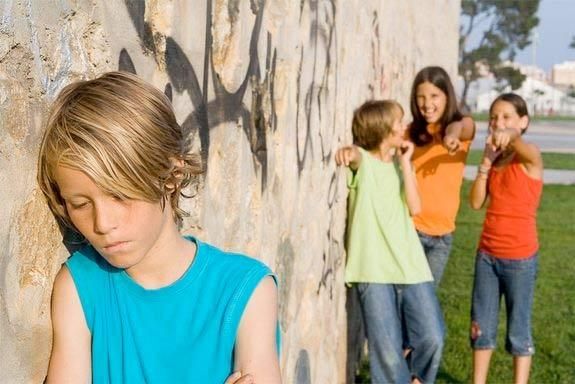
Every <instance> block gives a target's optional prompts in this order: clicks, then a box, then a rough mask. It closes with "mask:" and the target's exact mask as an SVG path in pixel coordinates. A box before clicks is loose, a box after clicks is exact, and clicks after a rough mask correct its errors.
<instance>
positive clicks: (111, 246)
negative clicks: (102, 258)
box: [102, 241, 129, 252]
mask: <svg viewBox="0 0 575 384" xmlns="http://www.w3.org/2000/svg"><path fill="white" fill-rule="evenodd" d="M128 243H129V242H128V241H114V242H111V243H108V244H106V245H104V246H103V247H102V249H104V250H105V251H106V252H118V251H121V250H123V249H124V248H126V246H127V245H128Z"/></svg>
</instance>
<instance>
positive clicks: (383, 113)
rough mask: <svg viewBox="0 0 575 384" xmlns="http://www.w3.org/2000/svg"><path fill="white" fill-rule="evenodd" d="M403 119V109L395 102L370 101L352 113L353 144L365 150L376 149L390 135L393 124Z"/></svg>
mask: <svg viewBox="0 0 575 384" xmlns="http://www.w3.org/2000/svg"><path fill="white" fill-rule="evenodd" d="M402 117H403V108H402V107H401V105H400V104H399V103H398V102H397V101H395V100H371V101H367V102H365V103H363V104H362V105H361V106H360V107H359V108H357V109H356V110H355V111H354V113H353V121H352V124H351V132H352V134H353V143H354V144H355V145H358V146H360V147H362V148H363V149H366V150H372V149H375V148H377V147H378V146H379V145H380V144H381V142H382V141H383V140H384V139H385V138H386V137H387V136H388V135H389V134H390V133H391V130H392V129H393V123H394V122H395V121H396V120H397V119H401V118H402Z"/></svg>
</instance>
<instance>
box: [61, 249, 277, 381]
mask: <svg viewBox="0 0 575 384" xmlns="http://www.w3.org/2000/svg"><path fill="white" fill-rule="evenodd" d="M190 240H191V241H194V242H195V243H196V244H197V251H196V257H195V259H194V261H193V263H192V264H191V265H190V267H189V268H188V270H187V271H186V272H185V274H184V275H183V276H182V277H181V278H180V279H178V280H177V281H175V282H174V283H172V284H171V285H169V286H167V287H163V288H160V289H153V290H148V289H145V288H143V287H142V286H140V285H138V284H137V283H136V282H135V281H134V280H132V279H131V278H130V276H129V275H128V274H127V273H126V272H125V271H124V270H122V269H117V268H115V267H113V266H111V265H110V264H108V263H107V262H106V260H105V259H104V258H103V257H101V256H100V255H99V254H98V253H97V252H96V251H95V250H94V248H92V247H91V246H86V247H84V248H82V249H81V250H79V251H77V252H75V253H74V254H73V255H72V256H71V257H70V258H69V259H68V261H67V262H66V266H67V267H68V269H69V270H70V273H71V275H72V278H73V280H74V283H75V286H76V289H77V291H78V295H79V297H80V302H81V304H82V309H83V311H84V315H85V318H86V322H87V324H88V328H89V329H90V332H91V335H92V381H93V383H97V384H99V383H217V384H222V383H224V381H225V380H226V378H227V377H228V376H229V375H230V374H231V373H232V371H233V365H234V361H233V360H234V359H233V351H234V344H235V338H236V332H237V329H238V326H239V322H240V319H241V316H242V313H243V311H244V309H245V307H246V304H247V302H248V300H249V298H250V297H251V294H252V293H253V291H254V289H255V288H256V286H257V285H258V283H259V282H260V281H261V280H262V279H263V278H264V277H265V276H268V275H272V274H271V271H270V270H269V268H268V267H267V266H265V265H264V264H262V263H261V262H259V261H258V260H255V259H251V258H249V257H246V256H243V255H239V254H231V253H225V252H223V251H221V250H219V249H217V248H215V247H213V246H211V245H209V244H205V243H201V242H199V241H198V240H196V239H193V238H190ZM272 276H273V275H272ZM274 278H275V277H274ZM278 331H279V329H278ZM277 341H278V350H279V332H278V340H277Z"/></svg>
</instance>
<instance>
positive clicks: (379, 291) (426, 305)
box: [357, 282, 445, 384]
mask: <svg viewBox="0 0 575 384" xmlns="http://www.w3.org/2000/svg"><path fill="white" fill-rule="evenodd" d="M357 291H358V294H359V301H360V303H361V311H362V315H363V320H364V325H365V330H366V333H367V343H368V347H369V362H370V372H371V382H372V383H377V384H380V383H398V384H401V383H411V380H412V378H413V377H417V378H418V379H419V380H420V381H421V382H423V383H433V382H434V381H435V377H436V376H437V371H438V369H439V364H440V362H441V354H442V352H443V340H444V337H445V324H444V322H443V315H442V313H441V308H440V306H439V301H438V300H437V296H436V295H435V288H434V286H433V283H432V282H427V283H420V284H409V285H402V284H377V283H359V284H358V285H357ZM404 327H405V331H406V334H407V335H408V337H409V340H410V345H411V348H412V351H411V353H410V356H409V361H408V360H406V359H405V358H404V357H403V328H404Z"/></svg>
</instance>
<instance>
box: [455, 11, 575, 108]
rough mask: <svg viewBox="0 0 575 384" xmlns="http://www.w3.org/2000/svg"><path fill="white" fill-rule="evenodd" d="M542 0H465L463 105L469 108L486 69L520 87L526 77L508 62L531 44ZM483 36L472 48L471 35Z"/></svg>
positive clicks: (461, 62)
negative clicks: (472, 88) (470, 97)
mask: <svg viewBox="0 0 575 384" xmlns="http://www.w3.org/2000/svg"><path fill="white" fill-rule="evenodd" d="M539 2H540V0H462V1H461V16H462V24H461V27H460V33H459V74H460V75H461V76H462V77H463V91H462V94H461V100H460V103H461V106H462V107H463V108H467V93H468V91H469V86H470V84H471V83H472V82H473V81H475V80H477V79H478V78H479V77H480V76H481V74H482V72H484V71H489V72H491V73H493V75H494V76H495V79H496V80H497V82H498V83H499V85H500V86H505V85H510V86H511V88H512V89H517V88H519V87H520V86H521V84H522V83H523V80H525V75H523V74H522V73H521V72H520V71H519V70H518V69H516V68H513V67H512V66H510V65H508V64H506V62H509V61H513V59H514V58H515V54H516V53H517V52H518V51H520V50H522V49H523V48H525V47H527V46H528V45H529V44H531V31H532V30H533V28H535V27H536V26H537V25H538V24H539V18H538V17H537V16H536V14H537V9H538V8H539ZM472 36H473V37H475V36H479V39H478V40H479V41H478V43H477V45H475V46H473V47H469V45H470V44H471V37H472ZM574 42H575V41H574Z"/></svg>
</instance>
